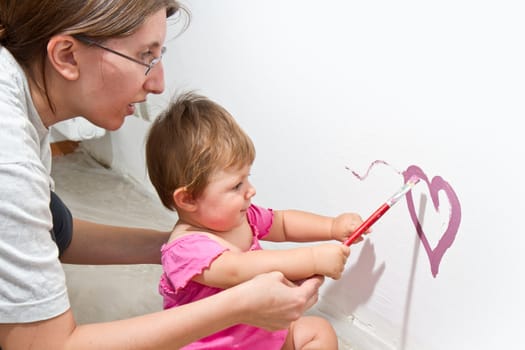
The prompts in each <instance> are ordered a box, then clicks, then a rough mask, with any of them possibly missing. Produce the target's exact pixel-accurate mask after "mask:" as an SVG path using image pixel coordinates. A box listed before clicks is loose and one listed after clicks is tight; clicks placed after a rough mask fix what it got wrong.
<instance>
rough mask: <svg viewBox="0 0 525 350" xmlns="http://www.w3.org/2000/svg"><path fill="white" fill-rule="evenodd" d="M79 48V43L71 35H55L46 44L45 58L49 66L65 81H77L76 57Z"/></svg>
mask: <svg viewBox="0 0 525 350" xmlns="http://www.w3.org/2000/svg"><path fill="white" fill-rule="evenodd" d="M79 47H80V44H79V42H78V41H77V40H76V39H74V38H73V37H72V36H71V35H55V36H53V37H52V38H51V39H50V40H49V42H48V43H47V57H48V59H49V62H50V64H51V66H53V68H54V69H55V70H56V71H57V72H58V73H59V74H60V75H62V76H63V77H64V78H65V79H67V80H76V79H78V76H79V66H78V61H77V57H76V56H77V55H78V53H79V51H78V48H79Z"/></svg>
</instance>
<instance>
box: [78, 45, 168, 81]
mask: <svg viewBox="0 0 525 350" xmlns="http://www.w3.org/2000/svg"><path fill="white" fill-rule="evenodd" d="M75 38H77V39H78V40H79V41H81V42H83V43H84V44H88V45H94V46H97V47H99V48H101V49H103V50H106V51H109V52H111V53H114V54H115V55H118V56H120V57H124V58H125V59H128V60H130V61H133V62H135V63H138V64H140V65H142V66H144V67H146V73H145V75H148V73H149V71H150V70H151V69H152V68H153V67H155V65H156V64H158V63H159V62H160V61H161V60H162V56H163V55H164V54H165V53H166V46H163V47H162V48H161V49H160V56H159V57H153V59H152V60H151V62H150V63H146V62H142V61H140V60H137V59H136V58H133V57H130V56H128V55H125V54H123V53H121V52H118V51H115V50H113V49H110V48H109V47H106V46H103V45H101V44H99V43H98V42H96V41H94V40H91V39H88V38H86V37H85V36H80V35H75Z"/></svg>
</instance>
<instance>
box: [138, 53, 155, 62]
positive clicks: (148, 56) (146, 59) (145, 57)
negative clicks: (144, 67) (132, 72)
mask: <svg viewBox="0 0 525 350" xmlns="http://www.w3.org/2000/svg"><path fill="white" fill-rule="evenodd" d="M140 56H141V59H142V61H143V62H146V63H149V62H150V61H151V60H152V59H153V58H155V57H154V56H153V52H152V51H151V50H148V51H146V52H144V53H142V54H141V55H140Z"/></svg>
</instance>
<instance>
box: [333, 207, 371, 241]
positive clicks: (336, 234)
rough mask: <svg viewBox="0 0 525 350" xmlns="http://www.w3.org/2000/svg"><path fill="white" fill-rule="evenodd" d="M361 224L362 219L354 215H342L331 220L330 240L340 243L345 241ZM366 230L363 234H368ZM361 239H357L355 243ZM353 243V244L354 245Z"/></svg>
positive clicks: (368, 231)
mask: <svg viewBox="0 0 525 350" xmlns="http://www.w3.org/2000/svg"><path fill="white" fill-rule="evenodd" d="M362 223H363V219H361V217H360V216H359V215H358V214H355V213H344V214H341V215H339V216H337V217H335V218H334V219H333V222H332V238H333V239H335V240H338V241H340V242H344V241H346V239H347V238H348V237H350V235H351V234H352V233H353V232H354V231H355V229H356V228H358V227H359V225H361V224H362ZM370 232H371V230H370V229H368V230H366V231H365V233H370ZM362 240H363V238H362V237H358V238H357V239H356V240H355V242H360V241H362ZM355 242H354V243H355Z"/></svg>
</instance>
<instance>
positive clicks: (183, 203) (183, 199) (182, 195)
mask: <svg viewBox="0 0 525 350" xmlns="http://www.w3.org/2000/svg"><path fill="white" fill-rule="evenodd" d="M173 202H174V203H175V206H176V207H177V208H179V209H181V210H184V211H187V212H192V211H195V210H196V209H197V204H196V202H195V199H194V198H193V195H192V194H191V193H190V192H188V190H187V189H186V187H179V188H177V189H176V190H175V192H173Z"/></svg>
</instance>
